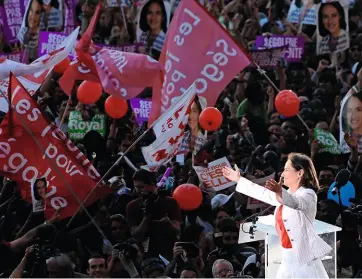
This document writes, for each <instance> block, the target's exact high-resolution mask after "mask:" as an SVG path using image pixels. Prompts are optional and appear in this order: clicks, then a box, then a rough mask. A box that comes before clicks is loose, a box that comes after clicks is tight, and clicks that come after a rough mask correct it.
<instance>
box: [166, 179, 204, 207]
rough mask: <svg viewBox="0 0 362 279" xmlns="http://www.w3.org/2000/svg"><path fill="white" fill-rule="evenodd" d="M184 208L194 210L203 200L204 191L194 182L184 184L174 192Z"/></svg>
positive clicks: (175, 197)
mask: <svg viewBox="0 0 362 279" xmlns="http://www.w3.org/2000/svg"><path fill="white" fill-rule="evenodd" d="M172 196H173V198H174V199H175V200H176V201H177V202H178V204H179V206H180V208H181V209H183V210H194V209H196V208H198V207H199V206H200V204H201V202H202V193H201V190H200V188H199V187H197V186H195V185H193V184H182V185H180V186H178V187H177V188H176V190H175V191H174V192H173V194H172Z"/></svg>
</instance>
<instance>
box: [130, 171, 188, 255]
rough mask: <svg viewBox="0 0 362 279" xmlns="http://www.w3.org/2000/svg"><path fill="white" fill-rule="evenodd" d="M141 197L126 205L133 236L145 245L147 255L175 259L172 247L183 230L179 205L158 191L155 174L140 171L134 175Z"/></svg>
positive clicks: (134, 181)
mask: <svg viewBox="0 0 362 279" xmlns="http://www.w3.org/2000/svg"><path fill="white" fill-rule="evenodd" d="M133 183H134V186H135V189H136V191H137V193H138V194H139V195H140V198H138V199H136V200H134V201H132V202H130V203H129V204H128V205H127V209H126V211H127V219H128V223H129V226H130V228H131V234H132V237H134V238H135V239H136V240H137V241H140V242H143V246H144V248H145V253H146V256H147V257H149V256H156V257H158V256H159V255H162V256H163V257H165V258H168V259H171V258H172V248H173V245H174V243H175V242H176V240H177V235H178V233H179V231H180V221H181V214H180V209H179V206H178V204H177V202H176V200H174V199H173V198H171V197H163V196H160V195H159V194H158V192H157V186H156V184H157V180H156V175H155V173H152V172H148V171H146V170H144V169H140V170H138V171H136V172H135V174H134V176H133Z"/></svg>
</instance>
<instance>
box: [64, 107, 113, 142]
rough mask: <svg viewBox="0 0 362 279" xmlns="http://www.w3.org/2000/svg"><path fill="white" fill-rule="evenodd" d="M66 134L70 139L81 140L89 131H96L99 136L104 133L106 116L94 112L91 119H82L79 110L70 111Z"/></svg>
mask: <svg viewBox="0 0 362 279" xmlns="http://www.w3.org/2000/svg"><path fill="white" fill-rule="evenodd" d="M67 131H68V136H69V138H70V139H71V140H81V139H83V137H84V136H85V134H86V133H87V132H89V131H96V132H98V133H99V134H101V136H103V137H104V136H105V135H106V117H105V115H104V114H96V115H95V116H93V118H92V120H89V121H84V120H83V118H82V113H81V112H80V111H72V112H70V114H69V120H68V130H67Z"/></svg>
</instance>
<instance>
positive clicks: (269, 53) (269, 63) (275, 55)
mask: <svg viewBox="0 0 362 279" xmlns="http://www.w3.org/2000/svg"><path fill="white" fill-rule="evenodd" d="M285 50H286V47H278V48H271V49H260V50H252V51H249V54H250V56H251V58H253V61H254V62H255V63H256V64H257V65H259V66H260V67H261V68H275V67H276V66H277V65H278V61H279V60H280V58H281V57H284V55H285V54H284V53H285Z"/></svg>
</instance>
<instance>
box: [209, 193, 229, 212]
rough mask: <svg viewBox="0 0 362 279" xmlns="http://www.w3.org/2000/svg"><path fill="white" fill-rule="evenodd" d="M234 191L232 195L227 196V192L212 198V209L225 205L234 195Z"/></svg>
mask: <svg viewBox="0 0 362 279" xmlns="http://www.w3.org/2000/svg"><path fill="white" fill-rule="evenodd" d="M233 194H234V193H232V194H231V195H229V196H227V195H225V194H217V195H216V196H215V197H213V198H212V200H211V207H212V209H215V208H218V207H220V206H223V205H225V204H226V203H227V202H228V201H229V200H230V198H231V197H232V196H233Z"/></svg>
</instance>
